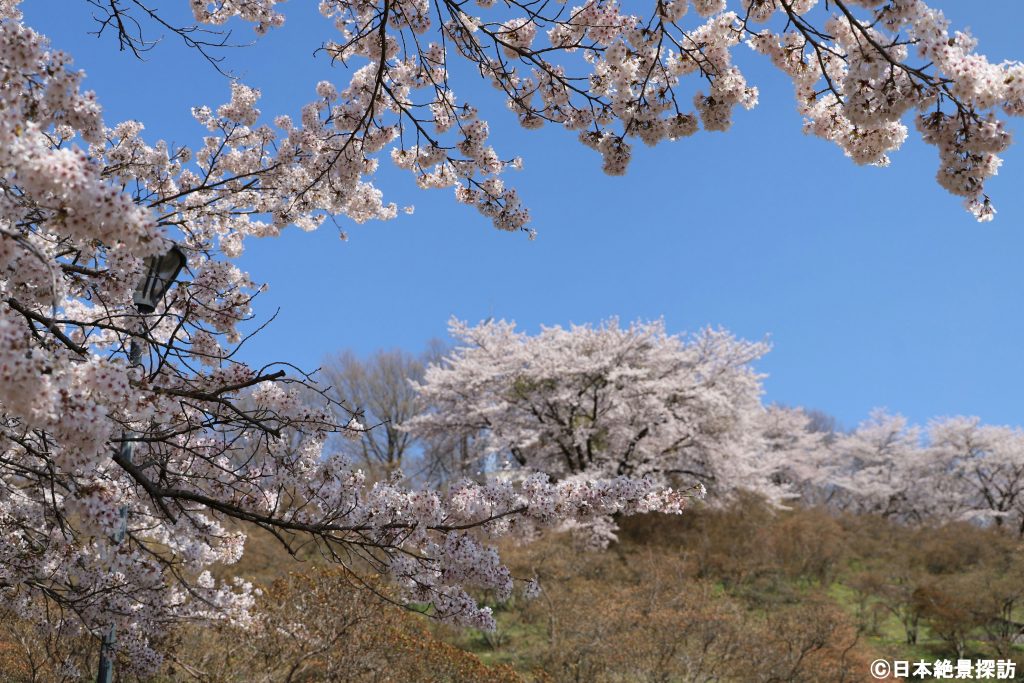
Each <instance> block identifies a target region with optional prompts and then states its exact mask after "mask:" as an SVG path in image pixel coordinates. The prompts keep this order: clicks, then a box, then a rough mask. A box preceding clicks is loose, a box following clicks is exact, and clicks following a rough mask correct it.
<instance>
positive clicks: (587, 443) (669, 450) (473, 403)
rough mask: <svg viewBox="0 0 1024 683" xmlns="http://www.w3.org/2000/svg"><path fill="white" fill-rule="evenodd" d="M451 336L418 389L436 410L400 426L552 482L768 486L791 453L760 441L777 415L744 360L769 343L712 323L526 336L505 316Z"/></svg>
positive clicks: (782, 445)
mask: <svg viewBox="0 0 1024 683" xmlns="http://www.w3.org/2000/svg"><path fill="white" fill-rule="evenodd" d="M449 331H450V333H451V335H452V336H453V337H454V338H455V339H456V340H458V342H459V343H460V345H459V346H457V347H456V348H455V350H454V351H453V352H452V353H451V354H450V355H449V356H448V357H446V358H444V359H443V360H442V361H441V362H440V363H438V364H434V365H431V366H430V367H428V368H427V371H426V373H425V376H424V381H423V384H422V385H421V395H422V397H423V402H424V404H425V405H428V406H430V407H431V409H430V410H429V411H428V412H425V413H424V414H422V415H420V416H418V417H416V418H414V419H412V420H410V421H409V422H407V423H406V427H407V428H408V429H411V430H412V431H413V432H414V433H417V434H420V435H423V436H427V437H429V436H430V435H432V434H437V433H445V434H461V433H466V434H471V435H482V436H483V438H484V439H485V443H486V444H487V447H486V451H487V454H488V455H489V456H491V458H492V460H493V461H494V462H501V461H503V460H507V461H509V462H510V463H511V464H513V465H514V466H516V467H517V468H519V469H521V470H522V471H525V472H546V473H548V474H550V475H552V476H554V477H555V478H557V479H560V480H572V479H573V478H574V477H579V476H594V475H597V476H601V477H615V476H622V475H626V476H630V477H644V478H648V479H651V480H654V481H657V482H659V483H662V484H669V483H671V484H673V485H676V486H683V487H694V486H696V487H699V488H708V489H711V490H712V491H714V492H718V493H723V492H726V491H729V490H731V489H732V488H734V487H746V488H750V489H761V490H765V491H766V492H767V489H769V488H770V478H771V474H772V473H773V472H774V471H775V470H776V469H777V468H778V467H779V466H780V465H781V461H780V457H779V456H780V455H782V454H785V453H788V452H789V450H790V449H791V448H792V445H791V444H790V443H788V442H787V441H785V440H784V438H783V437H782V436H781V435H779V438H778V439H777V440H776V441H772V442H769V441H768V440H767V439H766V438H765V436H766V430H767V428H768V423H769V420H770V418H776V417H777V416H778V414H780V413H782V412H784V411H782V409H773V410H772V411H771V413H766V411H765V409H764V408H762V406H761V400H760V396H761V382H760V375H758V374H757V373H756V372H755V371H754V370H753V369H752V368H751V366H750V363H751V362H752V361H754V360H756V359H757V358H759V357H760V356H761V355H762V354H763V353H764V352H765V351H766V350H767V347H766V346H765V345H764V344H760V343H750V342H745V341H741V340H737V339H735V338H734V337H732V336H731V335H730V334H728V333H727V332H724V331H721V330H710V329H709V330H705V331H703V332H701V333H700V334H697V335H695V336H694V337H692V338H690V339H687V338H683V337H679V336H674V335H669V334H667V333H666V332H665V327H664V323H663V322H661V321H657V322H652V323H633V324H631V325H630V326H629V327H626V328H622V327H620V326H619V324H618V322H617V321H615V320H611V321H608V322H606V323H604V324H602V325H599V326H596V327H592V326H590V325H581V326H573V327H570V328H568V329H564V328H561V327H545V328H543V329H542V330H541V331H540V333H539V334H537V335H534V336H530V335H527V334H525V333H523V332H517V331H516V329H515V327H514V325H513V324H512V323H508V322H505V321H488V322H485V323H481V324H479V325H476V326H470V325H467V324H465V323H462V322H458V321H453V322H452V324H451V326H450V328H449ZM784 428H785V429H786V430H787V431H789V432H792V431H793V430H796V431H797V432H800V431H802V425H801V424H795V425H793V424H790V423H785V425H784ZM776 431H778V430H776ZM794 438H800V437H799V436H797V437H794ZM494 462H492V463H491V465H492V468H493V465H494ZM481 466H487V463H481Z"/></svg>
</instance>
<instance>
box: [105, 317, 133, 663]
mask: <svg viewBox="0 0 1024 683" xmlns="http://www.w3.org/2000/svg"><path fill="white" fill-rule="evenodd" d="M128 364H129V365H131V366H132V367H136V366H140V365H142V344H140V343H139V340H138V339H137V338H136V337H132V342H131V346H130V347H129V349H128ZM131 435H132V432H131V431H130V430H128V429H126V430H124V431H123V432H121V447H120V455H121V457H122V458H123V459H124V460H125V461H126V462H129V463H130V462H131V461H132V456H133V455H134V454H135V442H134V441H129V440H128V437H130V436H131ZM118 515H119V516H120V518H121V523H120V524H119V525H118V528H117V531H115V532H114V539H113V540H114V543H115V544H117V545H120V544H121V542H122V541H123V540H124V537H125V536H126V535H127V533H128V506H127V505H122V506H121V508H120V509H119V510H118ZM116 644H117V627H116V626H115V625H114V624H111V625H110V630H109V631H107V633H106V635H104V636H103V642H102V643H100V668H99V672H98V673H97V674H96V683H113V680H114V646H115V645H116Z"/></svg>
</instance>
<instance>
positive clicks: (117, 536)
mask: <svg viewBox="0 0 1024 683" xmlns="http://www.w3.org/2000/svg"><path fill="white" fill-rule="evenodd" d="M184 267H185V253H184V252H183V251H182V250H181V249H179V248H178V245H172V246H171V248H170V249H168V250H167V252H166V253H165V254H163V255H161V256H150V257H149V258H147V259H146V261H145V268H146V272H145V274H144V275H143V278H142V280H141V281H140V282H139V283H138V284H137V285H136V286H135V291H134V292H133V293H132V301H133V302H134V304H135V309H136V310H137V311H138V313H139V315H140V316H142V317H144V316H147V315H149V314H150V313H152V312H153V311H155V310H156V307H157V304H159V303H160V301H161V300H162V299H163V298H164V296H165V295H166V294H167V290H168V289H170V288H171V285H172V284H173V283H174V281H175V280H176V279H177V278H178V275H179V274H180V273H181V269H182V268H184ZM128 362H129V364H131V365H132V366H133V367H134V366H138V365H142V344H140V343H139V340H138V338H137V337H136V336H135V335H132V340H131V346H130V347H129V350H128ZM130 437H131V432H129V431H128V430H124V431H123V432H122V433H121V446H120V456H121V459H122V460H123V461H124V462H131V461H132V456H133V455H134V452H135V442H134V441H132V440H131V439H130ZM118 513H119V516H120V518H121V524H120V526H119V527H118V529H117V531H116V532H115V533H114V543H117V544H120V543H121V541H123V540H124V537H125V535H126V534H127V533H128V506H127V505H122V506H121V508H120V509H119V510H118ZM116 642H117V633H116V631H115V628H114V624H111V625H110V630H109V631H108V632H107V634H106V635H105V636H103V642H102V643H101V644H100V666H99V673H97V675H96V681H97V683H112V681H113V679H114V659H113V657H112V656H111V653H112V651H113V649H114V644H115V643H116Z"/></svg>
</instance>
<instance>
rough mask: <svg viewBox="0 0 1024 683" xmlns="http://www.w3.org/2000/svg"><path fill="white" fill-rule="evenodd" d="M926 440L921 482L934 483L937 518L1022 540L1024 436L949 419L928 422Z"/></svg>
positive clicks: (963, 419) (1017, 431)
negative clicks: (986, 526) (1002, 530)
mask: <svg viewBox="0 0 1024 683" xmlns="http://www.w3.org/2000/svg"><path fill="white" fill-rule="evenodd" d="M928 439H929V447H928V452H927V455H928V462H929V466H930V474H931V476H929V477H927V481H928V482H929V483H932V482H934V485H935V492H934V493H933V496H934V499H935V500H936V501H937V502H938V503H939V505H941V508H940V511H939V514H941V515H943V516H946V517H954V518H961V519H974V520H981V521H987V522H992V523H994V524H996V525H997V526H1001V527H1006V528H1008V529H1011V530H1013V531H1014V532H1016V533H1018V534H1020V535H1022V536H1024V432H1022V431H1021V429H1020V428H1019V427H1016V428H1014V427H1003V426H997V425H983V424H981V421H980V420H979V419H978V418H976V417H973V418H968V417H952V418H946V419H942V420H935V421H933V422H932V423H931V424H930V425H929V426H928ZM936 494H937V495H936Z"/></svg>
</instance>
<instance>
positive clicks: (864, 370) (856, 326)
mask: <svg viewBox="0 0 1024 683" xmlns="http://www.w3.org/2000/svg"><path fill="white" fill-rule="evenodd" d="M163 4H164V5H166V6H168V7H172V8H176V7H178V6H180V7H185V6H186V3H185V2H184V0H180V1H179V0H176V1H175V2H165V3H163ZM316 4H317V3H315V2H313V0H291V1H290V2H288V3H285V5H284V12H285V14H286V16H287V22H286V25H285V27H284V28H283V29H280V30H278V31H274V32H271V34H270V35H269V36H267V37H265V38H262V39H260V40H259V41H258V42H257V44H256V45H255V46H254V47H250V48H244V49H238V50H233V51H230V52H228V53H226V54H227V62H226V65H227V66H228V67H229V68H231V69H233V70H234V71H235V72H236V73H237V74H238V75H239V76H241V78H242V80H243V82H245V83H247V84H249V85H255V86H257V87H259V88H261V90H262V91H263V94H264V97H263V99H262V100H261V105H260V108H261V109H262V110H263V112H264V114H265V115H268V117H269V116H272V115H274V114H277V113H295V112H297V110H298V108H299V107H300V106H301V104H303V103H305V102H307V101H311V100H312V99H314V92H313V88H314V86H315V84H316V82H317V81H319V80H322V79H325V78H326V79H331V80H334V81H335V82H336V83H343V82H345V81H347V77H346V76H345V75H344V74H343V73H341V72H340V71H339V70H338V69H336V68H332V67H330V65H329V64H328V63H327V61H326V60H324V59H322V58H320V59H316V58H314V57H313V56H312V53H313V50H314V49H315V48H316V47H317V46H319V45H320V43H321V42H322V41H323V40H325V39H328V38H330V37H331V31H332V29H331V27H330V25H329V24H328V23H327V22H325V21H324V20H322V19H320V18H319V16H318V15H317V14H316V12H315V6H316ZM933 4H934V5H937V6H939V7H942V8H943V9H944V10H945V11H946V13H947V15H948V16H949V17H950V19H951V20H952V23H953V26H954V27H956V28H963V27H970V28H971V29H972V32H973V33H974V34H975V35H976V36H977V37H978V38H979V40H980V51H981V52H982V53H984V54H986V55H988V56H989V58H990V59H993V60H997V61H998V60H1002V59H1014V58H1024V47H1021V45H1020V42H1019V38H1018V36H1016V35H1015V33H1016V32H1019V27H1020V26H1021V24H1022V23H1024V5H1022V4H1020V3H1019V2H1014V1H1013V0H987V1H986V2H984V3H980V2H979V3H974V2H972V3H967V2H954V1H952V0H950V1H946V2H935V3H933ZM626 6H627V8H628V6H629V3H626ZM57 7H59V8H60V11H54V10H55V9H56V8H57ZM23 9H24V11H25V14H26V20H27V22H28V23H29V24H30V25H31V26H33V27H35V28H36V29H37V30H40V31H42V32H43V33H45V34H47V35H48V36H49V37H50V38H51V39H52V41H53V43H54V45H55V46H57V47H60V48H62V49H65V50H67V51H69V52H71V53H72V55H74V57H75V61H76V64H78V65H79V66H80V67H81V68H84V69H85V70H86V71H87V73H88V78H87V80H86V87H88V88H91V89H94V90H96V91H97V93H98V96H99V100H100V102H101V103H102V104H103V105H104V109H105V117H106V121H107V123H108V125H110V124H113V123H115V122H116V121H119V120H123V119H127V118H134V119H138V120H141V121H143V122H144V123H145V124H146V128H147V133H148V136H149V138H150V139H151V140H156V139H158V138H165V139H168V140H174V141H177V142H184V143H186V144H194V143H195V141H197V140H198V139H199V136H201V135H202V130H201V129H199V128H198V126H197V125H195V124H194V123H193V122H192V120H191V118H190V116H189V109H190V107H192V106H194V105H198V104H210V105H217V104H220V103H221V102H223V101H226V99H227V98H228V91H229V86H228V82H227V81H226V80H225V79H224V78H223V77H222V76H219V75H218V74H217V73H216V72H215V71H214V70H213V69H211V68H209V67H208V66H207V65H206V64H205V63H204V62H202V61H201V60H200V59H198V58H197V57H196V56H195V55H194V54H191V53H189V52H188V51H186V50H184V49H182V48H181V47H180V46H178V45H176V44H174V43H173V42H172V40H171V38H172V37H173V36H171V37H167V38H166V39H165V41H164V42H163V43H162V44H160V45H158V46H157V47H156V48H155V49H154V50H153V51H151V52H149V53H148V54H147V56H146V61H145V62H144V63H143V62H139V61H137V60H135V59H134V58H132V57H131V56H130V55H129V54H127V53H119V52H118V51H117V45H116V42H115V41H114V40H113V36H104V37H103V38H102V39H99V40H98V39H96V37H94V36H90V35H88V32H89V31H93V30H94V29H95V26H94V25H93V24H92V23H91V22H90V20H89V15H90V7H89V6H88V5H87V3H86V2H84V0H59V2H58V1H57V0H25V2H24V5H23ZM253 37H254V36H253V34H252V32H251V30H249V29H248V28H246V27H244V26H240V27H238V28H237V29H236V32H235V34H234V38H235V39H236V40H238V41H242V42H248V41H250V40H252V39H253ZM738 57H739V61H740V64H741V66H742V67H743V69H744V72H745V73H746V74H747V77H748V80H749V81H751V83H752V84H754V85H757V86H758V87H759V88H760V91H761V98H760V100H761V102H760V105H759V106H758V107H757V108H756V109H754V110H753V111H750V112H745V111H739V112H737V115H736V120H735V123H734V125H733V128H732V130H731V131H729V132H727V133H704V132H700V133H698V134H697V135H696V136H694V137H691V138H689V139H686V140H682V141H679V142H676V143H666V144H663V145H661V146H659V147H657V148H655V149H646V148H643V147H642V145H639V143H636V144H634V149H635V152H636V153H635V155H634V159H633V161H632V163H631V165H630V171H629V174H628V175H627V176H626V177H624V178H611V177H607V176H605V175H604V174H603V173H602V172H601V170H600V157H599V156H598V155H597V154H596V153H595V152H593V151H591V150H589V149H586V148H583V147H582V146H581V145H579V144H578V143H576V142H575V140H574V137H573V135H572V134H570V133H566V132H565V131H562V130H559V129H556V128H554V127H550V126H549V127H546V128H544V129H541V130H540V131H525V130H522V129H520V128H519V127H518V125H516V124H515V122H514V121H513V120H512V119H511V117H509V116H506V115H505V112H504V111H503V110H502V107H501V102H500V101H499V100H498V98H497V93H495V92H494V91H492V90H491V89H490V88H489V86H485V85H482V84H478V83H475V82H474V81H473V79H460V81H461V87H460V84H459V83H458V82H457V83H456V84H455V89H456V93H457V94H458V95H459V96H460V97H462V98H464V99H469V100H471V101H473V102H474V103H477V104H478V105H480V106H481V108H482V109H483V110H484V111H485V113H487V115H488V118H489V119H490V121H491V130H492V141H493V143H494V144H495V147H496V148H497V149H498V151H499V153H501V154H502V155H503V156H513V155H520V156H522V157H523V158H524V161H525V168H524V170H523V171H521V172H519V173H518V174H514V175H513V176H511V177H510V178H509V180H510V181H511V182H513V183H514V184H515V185H516V186H517V187H518V188H519V189H520V191H521V194H522V195H523V196H524V198H525V202H526V203H527V204H528V205H529V206H530V208H531V210H532V213H533V216H534V225H535V227H536V228H537V230H538V231H539V237H538V239H537V240H536V241H534V242H530V241H528V240H527V239H526V237H525V236H524V235H522V234H507V233H502V232H498V231H496V230H494V229H493V228H492V227H491V226H490V224H489V222H488V221H486V220H485V219H483V218H482V217H481V216H479V215H478V214H477V213H476V212H475V211H474V210H472V209H469V208H467V207H464V206H461V205H458V204H456V203H455V202H454V200H453V198H452V196H451V193H450V191H431V192H424V191H421V190H418V189H416V188H415V185H414V183H413V182H412V180H411V178H410V177H409V176H408V175H407V174H406V172H404V171H399V170H397V169H393V168H392V167H391V165H390V162H388V161H382V163H381V173H380V174H379V178H378V181H377V182H378V186H379V187H380V188H381V189H382V190H383V191H384V192H385V195H386V197H387V198H388V199H389V200H391V201H395V202H397V203H398V204H399V206H404V205H407V204H414V205H415V207H416V211H415V214H414V215H412V216H406V215H404V214H400V217H399V218H398V219H396V220H394V221H391V222H387V223H369V224H364V225H362V226H356V225H344V226H343V227H344V229H345V230H346V231H347V232H348V234H349V241H348V242H342V241H340V240H339V239H338V234H337V231H336V230H334V229H333V228H330V227H327V226H325V227H324V228H323V229H322V230H321V231H319V232H317V233H313V234H307V233H303V232H300V231H298V230H296V229H290V230H288V231H286V233H285V234H284V235H283V236H282V237H281V238H278V239H273V240H264V241H249V242H248V243H247V252H246V254H245V255H244V256H243V258H242V259H241V265H242V267H243V268H245V269H247V270H249V272H250V273H251V274H252V276H253V277H254V279H256V280H257V281H259V282H268V283H270V290H269V292H267V294H265V295H264V296H262V297H261V298H260V299H259V300H258V304H257V314H258V315H259V316H260V317H262V318H266V317H269V316H270V315H271V314H273V313H274V312H275V311H276V310H277V309H280V313H279V315H278V317H277V319H276V320H275V322H274V323H273V324H272V325H271V326H270V327H269V328H268V329H267V330H266V331H264V332H263V333H262V334H261V335H260V336H258V337H257V338H255V339H254V340H252V342H250V345H249V346H248V348H247V350H246V358H247V359H249V360H250V361H252V362H257V363H258V362H267V361H271V360H284V359H287V360H290V361H292V362H295V363H297V364H299V365H301V366H304V367H307V368H312V367H316V366H317V365H319V363H320V361H321V359H323V358H324V356H325V355H326V354H329V353H331V352H333V351H336V350H340V349H344V348H351V349H353V350H355V351H356V352H357V353H362V354H365V353H369V352H372V351H373V350H375V349H377V348H394V347H401V348H406V349H409V350H418V349H420V348H422V347H423V346H424V344H425V342H426V341H427V340H428V339H430V338H432V337H443V336H445V330H446V323H447V320H448V318H449V317H450V316H452V315H455V316H458V317H460V318H463V319H469V320H473V321H475V320H480V319H483V318H486V317H488V316H494V317H498V318H507V319H514V320H516V321H517V322H518V323H519V324H520V325H521V326H522V327H524V328H525V329H528V330H536V329H537V327H538V326H539V325H541V324H567V323H570V322H575V323H583V322H597V321H599V320H602V319H604V318H607V317H609V316H619V317H620V318H621V319H623V320H624V321H625V320H630V319H635V318H654V317H659V316H663V317H664V318H665V320H666V324H667V326H668V328H669V329H670V330H671V331H674V332H684V331H694V330H696V329H698V328H700V327H702V326H705V325H714V326H723V327H725V328H727V329H729V330H731V331H732V332H734V333H735V334H737V335H738V336H741V337H746V338H749V339H768V340H769V341H770V342H771V343H772V346H773V349H772V351H771V353H770V354H769V355H768V356H767V357H766V358H765V359H764V360H763V361H761V362H760V363H759V365H758V368H759V369H760V370H761V371H763V372H765V373H767V374H768V378H767V380H766V382H765V387H766V392H767V393H766V398H767V400H769V401H778V402H782V403H786V404H791V405H803V406H807V407H812V408H818V409H821V410H824V411H826V412H829V413H831V414H833V415H835V416H836V417H837V418H838V419H839V420H840V421H841V422H842V423H843V424H844V425H846V426H853V425H855V424H856V423H857V422H859V421H860V420H862V419H864V418H865V417H866V416H867V414H868V412H869V410H870V409H871V408H873V407H878V406H885V407H888V408H889V409H890V410H892V411H895V412H900V413H902V414H904V415H906V416H908V417H909V418H910V419H912V420H914V421H917V422H924V421H927V420H928V419H929V418H931V417H936V416H941V415H952V414H970V415H978V416H980V417H981V418H982V419H983V420H985V421H986V422H992V423H1002V424H1020V423H1024V419H1022V415H1021V411H1022V408H1024V397H1022V393H1024V354H1022V346H1024V315H1022V312H1024V310H1022V309H1024V304H1022V301H1024V272H1022V269H1021V256H1022V254H1024V191H1022V190H1024V151H1022V149H1024V147H1021V146H1014V147H1012V148H1011V149H1010V150H1009V151H1008V152H1007V153H1006V154H1005V155H1004V164H1003V167H1002V171H1001V174H1000V175H999V176H998V177H996V178H995V179H993V180H992V181H991V182H990V185H989V193H990V195H991V196H992V197H993V200H994V202H995V204H996V206H997V208H998V210H999V214H998V215H997V217H996V220H995V221H994V222H992V223H987V224H978V223H976V222H974V220H973V218H972V217H971V216H969V215H968V214H967V213H966V212H964V211H963V210H962V209H961V207H960V202H959V200H958V199H957V198H955V197H953V196H951V195H949V194H947V193H946V192H945V191H944V190H942V189H941V188H940V187H939V186H938V185H937V184H936V183H935V180H934V175H935V170H936V165H937V155H936V153H935V151H934V150H933V149H931V148H929V147H927V146H925V145H923V144H922V143H920V142H919V141H918V140H917V139H916V132H915V131H913V130H911V136H910V139H909V140H908V142H907V143H906V144H905V145H904V147H903V149H902V150H900V151H898V152H897V153H895V154H894V155H893V164H892V166H891V167H889V168H887V169H878V168H862V167H857V166H854V165H853V164H852V163H851V162H850V161H849V160H848V159H846V158H845V157H844V156H843V155H842V153H841V152H840V151H839V150H838V149H837V148H835V147H833V146H832V145H829V144H828V143H825V142H823V141H820V140H816V139H812V138H809V137H806V136H804V135H803V134H802V132H801V129H800V123H801V122H800V118H799V116H798V115H797V114H796V112H795V111H794V105H793V97H792V87H791V85H790V84H789V83H788V82H787V81H786V80H785V78H784V77H782V76H781V75H779V74H777V73H776V72H775V71H774V69H773V68H772V67H771V66H770V65H768V64H767V63H766V62H765V61H764V60H763V59H761V58H760V57H759V56H758V55H755V54H753V53H750V54H746V52H745V51H744V50H741V51H739V52H738ZM492 112H493V113H492ZM1010 128H1011V130H1013V131H1014V132H1015V134H1016V136H1017V137H1018V138H1020V137H1021V134H1022V133H1024V126H1022V125H1021V122H1020V120H1016V121H1012V122H1011V126H1010Z"/></svg>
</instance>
